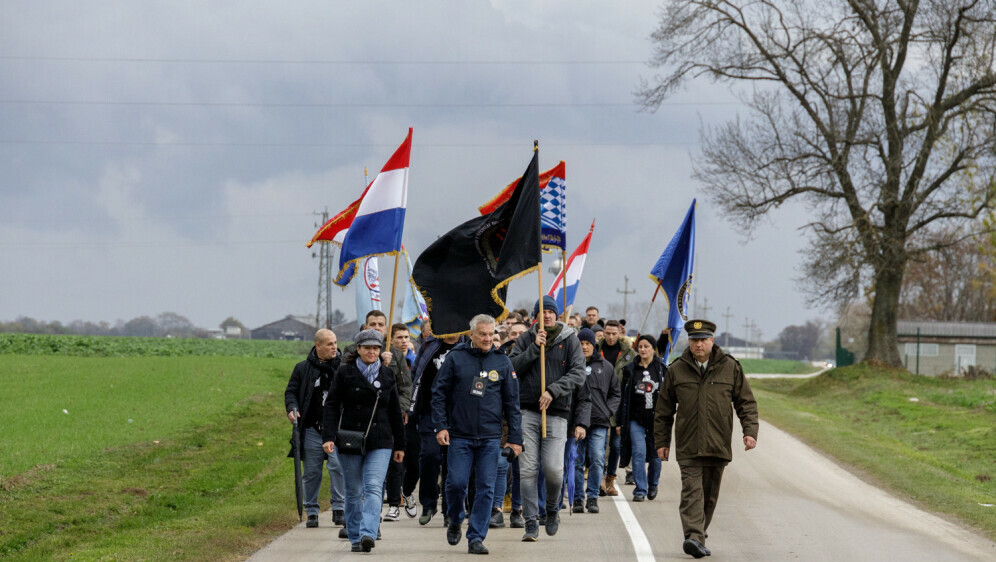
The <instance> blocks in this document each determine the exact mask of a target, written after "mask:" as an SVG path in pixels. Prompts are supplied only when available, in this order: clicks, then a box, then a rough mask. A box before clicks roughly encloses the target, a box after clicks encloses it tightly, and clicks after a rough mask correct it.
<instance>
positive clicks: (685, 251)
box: [650, 199, 695, 362]
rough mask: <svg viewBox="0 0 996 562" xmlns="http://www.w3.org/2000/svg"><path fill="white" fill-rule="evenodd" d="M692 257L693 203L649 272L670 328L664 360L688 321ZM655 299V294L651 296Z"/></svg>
mask: <svg viewBox="0 0 996 562" xmlns="http://www.w3.org/2000/svg"><path fill="white" fill-rule="evenodd" d="M694 258H695V200H694V199H692V205H691V206H690V207H689V208H688V212H687V213H685V220H684V221H682V223H681V227H679V228H678V232H676V233H675V234H674V237H673V238H671V242H670V243H668V245H667V247H666V248H664V252H663V253H662V254H661V257H660V258H658V259H657V263H656V264H654V268H653V269H651V270H650V278H651V279H653V280H654V281H655V282H656V283H657V285H658V287H659V288H660V291H661V292H662V293H664V298H666V299H667V306H668V314H667V327H668V328H670V329H671V333H670V337H669V338H668V342H667V350H666V351H665V353H664V354H663V355H662V357H663V358H664V361H665V362H666V361H667V358H668V357H669V356H670V354H671V348H672V346H673V345H674V342H676V341H678V336H679V335H681V329H682V328H683V327H684V325H685V322H686V321H687V320H688V314H687V311H688V306H687V305H688V293H689V291H690V290H691V288H692V273H693V272H694V268H693V261H694ZM654 298H657V293H656V292H655V293H654Z"/></svg>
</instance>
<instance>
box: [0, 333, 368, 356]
mask: <svg viewBox="0 0 996 562" xmlns="http://www.w3.org/2000/svg"><path fill="white" fill-rule="evenodd" d="M346 343H349V342H339V345H340V347H343V346H345V345H346ZM312 345H313V343H312V342H310V341H269V340H212V339H199V338H130V337H129V338H124V337H111V336H51V335H40V334H9V333H0V355H5V354H18V355H70V356H74V357H148V356H157V357H190V356H209V355H217V356H225V357H275V358H288V359H292V358H296V357H301V356H302V355H306V354H307V353H308V350H310V349H311V347H312Z"/></svg>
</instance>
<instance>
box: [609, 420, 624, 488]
mask: <svg viewBox="0 0 996 562" xmlns="http://www.w3.org/2000/svg"><path fill="white" fill-rule="evenodd" d="M611 429H612V431H610V432H609V433H610V434H611V435H609V459H608V461H606V463H605V474H608V475H609V476H615V475H616V467H618V466H619V454H620V452H621V450H622V436H621V435H619V434H617V433H616V429H615V428H611Z"/></svg>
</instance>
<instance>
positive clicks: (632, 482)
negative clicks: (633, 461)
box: [626, 470, 636, 486]
mask: <svg viewBox="0 0 996 562" xmlns="http://www.w3.org/2000/svg"><path fill="white" fill-rule="evenodd" d="M626 485H627V486H636V480H633V473H632V472H630V471H628V470H627V471H626Z"/></svg>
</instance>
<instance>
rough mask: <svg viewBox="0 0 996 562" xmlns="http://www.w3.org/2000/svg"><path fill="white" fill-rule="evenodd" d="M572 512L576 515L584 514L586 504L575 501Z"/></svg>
mask: <svg viewBox="0 0 996 562" xmlns="http://www.w3.org/2000/svg"><path fill="white" fill-rule="evenodd" d="M571 511H572V512H574V513H584V504H583V503H581V500H574V505H573V506H572V507H571Z"/></svg>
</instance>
